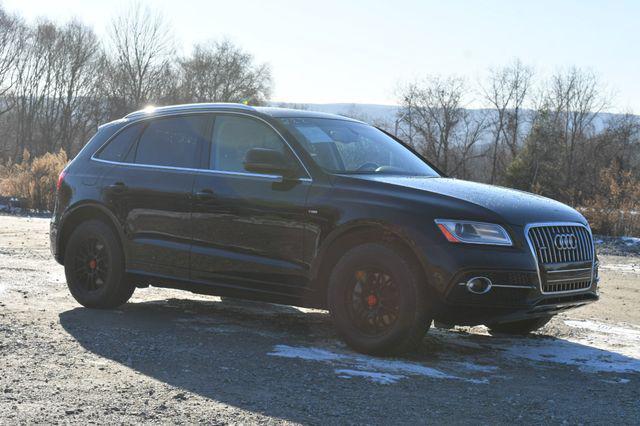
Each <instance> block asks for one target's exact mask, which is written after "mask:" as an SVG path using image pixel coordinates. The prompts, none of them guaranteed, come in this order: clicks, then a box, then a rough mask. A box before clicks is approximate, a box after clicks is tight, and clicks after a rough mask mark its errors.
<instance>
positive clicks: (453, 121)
mask: <svg viewBox="0 0 640 426" xmlns="http://www.w3.org/2000/svg"><path fill="white" fill-rule="evenodd" d="M466 94H467V88H466V85H465V83H464V81H463V80H462V79H459V78H455V77H449V78H440V77H432V78H430V79H427V80H425V81H423V82H418V83H413V84H411V85H409V86H408V87H407V88H406V89H405V92H404V95H403V96H402V100H403V105H402V107H403V111H406V116H405V117H404V119H403V121H404V122H407V120H409V119H411V128H412V129H413V130H414V131H415V132H416V135H417V138H416V139H415V141H414V143H413V145H414V146H415V147H416V149H418V150H419V151H420V152H422V153H423V154H425V155H426V156H427V157H429V158H430V159H432V160H433V161H434V162H435V163H436V164H437V165H438V166H439V167H440V168H441V169H442V170H443V171H444V172H445V173H448V172H449V171H450V168H451V167H452V166H453V164H452V163H451V161H452V158H451V157H452V156H451V154H452V148H453V147H454V145H455V144H456V143H457V142H458V140H459V139H457V138H459V134H458V132H459V131H460V124H461V123H462V121H463V118H464V114H465V111H464V108H463V97H464V96H465V95H466ZM407 100H410V103H408V102H407ZM409 111H410V113H409Z"/></svg>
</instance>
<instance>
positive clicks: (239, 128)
mask: <svg viewBox="0 0 640 426" xmlns="http://www.w3.org/2000/svg"><path fill="white" fill-rule="evenodd" d="M253 148H266V149H272V150H276V151H279V152H281V153H282V154H283V155H285V157H286V158H288V159H290V160H291V161H295V160H294V159H293V157H292V155H291V152H290V151H289V148H288V147H287V146H286V144H285V143H284V142H283V141H282V139H281V138H280V136H279V135H278V134H277V133H276V132H275V131H274V130H273V129H272V128H270V127H269V126H267V125H266V124H264V123H262V122H260V121H258V120H256V119H253V118H250V117H244V116H235V115H227V114H224V115H223V114H220V115H218V116H217V117H216V119H215V124H214V129H213V145H212V148H211V158H210V162H209V164H210V165H211V168H212V169H214V170H221V171H228V172H238V173H240V172H246V170H245V169H244V160H245V157H246V155H247V151H249V150H250V149H253ZM292 164H293V163H292Z"/></svg>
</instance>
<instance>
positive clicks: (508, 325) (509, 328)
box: [487, 317, 552, 336]
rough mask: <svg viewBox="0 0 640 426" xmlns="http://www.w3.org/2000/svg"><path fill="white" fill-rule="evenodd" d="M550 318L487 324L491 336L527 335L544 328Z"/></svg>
mask: <svg viewBox="0 0 640 426" xmlns="http://www.w3.org/2000/svg"><path fill="white" fill-rule="evenodd" d="M551 318H552V317H540V318H530V319H526V320H520V321H512V322H503V323H495V324H487V327H488V328H489V333H491V334H517V335H522V336H524V335H527V334H529V333H531V332H532V331H535V330H538V329H540V328H542V327H544V326H545V325H546V324H547V323H548V322H549V321H551Z"/></svg>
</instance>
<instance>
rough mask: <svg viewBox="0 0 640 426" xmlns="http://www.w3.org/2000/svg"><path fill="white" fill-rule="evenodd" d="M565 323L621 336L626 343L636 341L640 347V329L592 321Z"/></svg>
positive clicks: (570, 321) (568, 321)
mask: <svg viewBox="0 0 640 426" xmlns="http://www.w3.org/2000/svg"><path fill="white" fill-rule="evenodd" d="M564 323H565V324H567V325H568V326H569V327H574V328H582V329H585V330H591V331H596V332H598V333H604V334H609V335H611V334H613V335H616V336H620V337H621V338H622V339H623V341H624V342H627V343H631V342H633V341H635V342H637V343H638V344H639V345H640V329H635V328H627V327H620V326H619V325H609V324H605V323H601V322H595V321H590V320H567V321H565V322H564ZM638 355H639V356H640V352H639V353H638Z"/></svg>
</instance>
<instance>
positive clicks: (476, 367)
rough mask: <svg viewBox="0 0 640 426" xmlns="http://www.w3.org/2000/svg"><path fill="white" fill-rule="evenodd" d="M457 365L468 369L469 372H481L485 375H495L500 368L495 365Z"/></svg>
mask: <svg viewBox="0 0 640 426" xmlns="http://www.w3.org/2000/svg"><path fill="white" fill-rule="evenodd" d="M456 364H457V365H459V366H461V367H463V368H466V369H467V370H469V371H481V372H483V373H494V372H496V371H497V370H498V367H496V366H495V365H481V364H474V363H473V362H469V361H465V362H457V363H456Z"/></svg>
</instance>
